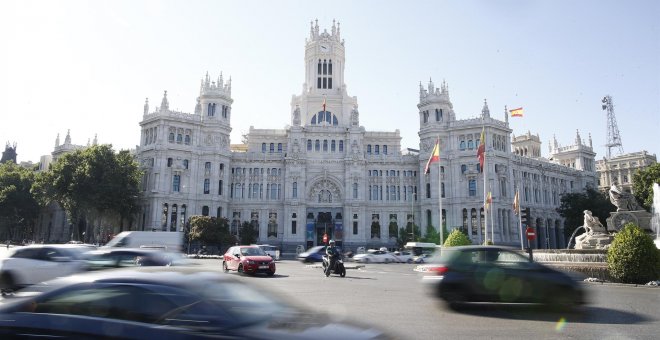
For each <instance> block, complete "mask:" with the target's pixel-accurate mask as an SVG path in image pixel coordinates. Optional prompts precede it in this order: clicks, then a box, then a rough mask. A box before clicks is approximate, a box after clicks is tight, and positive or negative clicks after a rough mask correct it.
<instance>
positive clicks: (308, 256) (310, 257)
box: [298, 246, 325, 263]
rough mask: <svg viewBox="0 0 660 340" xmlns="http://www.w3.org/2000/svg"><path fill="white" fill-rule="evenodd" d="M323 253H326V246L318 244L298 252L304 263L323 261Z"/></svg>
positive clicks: (299, 258)
mask: <svg viewBox="0 0 660 340" xmlns="http://www.w3.org/2000/svg"><path fill="white" fill-rule="evenodd" d="M323 255H325V246H316V247H311V248H309V249H307V251H305V252H303V253H300V254H298V260H300V261H301V262H304V263H310V262H323Z"/></svg>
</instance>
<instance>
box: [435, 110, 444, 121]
mask: <svg viewBox="0 0 660 340" xmlns="http://www.w3.org/2000/svg"><path fill="white" fill-rule="evenodd" d="M435 121H436V122H440V121H442V109H435Z"/></svg>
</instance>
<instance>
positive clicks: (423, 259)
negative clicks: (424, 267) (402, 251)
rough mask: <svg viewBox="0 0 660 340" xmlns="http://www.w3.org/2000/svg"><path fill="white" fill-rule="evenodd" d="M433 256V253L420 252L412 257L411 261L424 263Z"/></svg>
mask: <svg viewBox="0 0 660 340" xmlns="http://www.w3.org/2000/svg"><path fill="white" fill-rule="evenodd" d="M432 257H433V254H426V253H424V254H422V255H419V256H415V257H413V262H415V263H426V262H428V261H429V260H430V259H431V258H432Z"/></svg>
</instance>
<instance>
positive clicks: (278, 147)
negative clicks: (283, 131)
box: [277, 143, 282, 153]
mask: <svg viewBox="0 0 660 340" xmlns="http://www.w3.org/2000/svg"><path fill="white" fill-rule="evenodd" d="M277 152H278V153H282V143H277Z"/></svg>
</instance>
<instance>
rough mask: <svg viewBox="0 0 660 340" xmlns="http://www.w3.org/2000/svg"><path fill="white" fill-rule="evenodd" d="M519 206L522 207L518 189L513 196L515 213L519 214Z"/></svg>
mask: <svg viewBox="0 0 660 340" xmlns="http://www.w3.org/2000/svg"><path fill="white" fill-rule="evenodd" d="M519 208H520V201H519V199H518V191H517V190H516V195H515V196H513V213H514V214H516V215H518V209H519Z"/></svg>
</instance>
